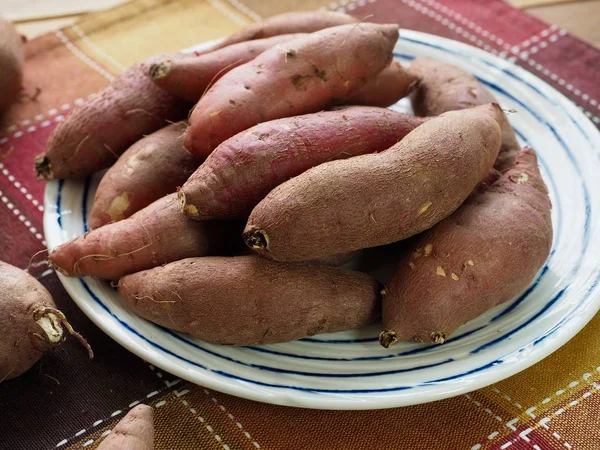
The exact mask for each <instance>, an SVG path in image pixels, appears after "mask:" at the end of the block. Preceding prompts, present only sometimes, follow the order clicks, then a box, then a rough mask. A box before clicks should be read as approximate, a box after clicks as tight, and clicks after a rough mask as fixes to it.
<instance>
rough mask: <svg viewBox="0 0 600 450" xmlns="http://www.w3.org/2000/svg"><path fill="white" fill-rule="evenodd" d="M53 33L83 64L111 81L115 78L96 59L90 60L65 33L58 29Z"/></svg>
mask: <svg viewBox="0 0 600 450" xmlns="http://www.w3.org/2000/svg"><path fill="white" fill-rule="evenodd" d="M54 34H55V35H56V37H58V39H60V41H61V42H62V43H63V44H64V45H65V47H67V49H68V50H69V51H70V52H71V53H73V54H74V55H75V56H76V57H77V58H78V59H80V60H81V61H83V62H84V63H85V64H87V65H88V66H89V67H90V68H92V69H93V70H95V71H96V72H98V73H99V74H100V75H102V76H103V77H104V78H106V79H107V80H109V81H112V80H114V79H115V76H114V75H113V74H112V73H110V72H109V71H108V70H106V69H105V68H104V67H102V66H101V65H100V64H98V63H97V62H96V61H94V60H92V59H91V58H90V57H89V56H88V55H86V54H85V53H83V52H82V51H81V50H79V49H78V48H77V47H76V46H75V44H73V42H71V40H70V39H69V38H68V37H67V35H66V34H65V33H63V32H62V31H60V30H59V31H57V32H55V33H54Z"/></svg>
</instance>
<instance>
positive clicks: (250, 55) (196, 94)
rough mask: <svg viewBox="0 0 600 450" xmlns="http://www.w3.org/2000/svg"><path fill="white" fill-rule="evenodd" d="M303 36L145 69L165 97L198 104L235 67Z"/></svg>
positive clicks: (173, 60)
mask: <svg viewBox="0 0 600 450" xmlns="http://www.w3.org/2000/svg"><path fill="white" fill-rule="evenodd" d="M303 36H306V35H305V34H302V33H297V34H283V35H281V36H274V37H270V38H266V39H256V40H254V41H248V42H240V43H238V44H233V45H229V46H227V47H224V48H222V49H219V50H215V51H212V52H209V53H204V54H200V55H197V56H196V55H194V54H192V55H185V56H179V55H177V56H176V57H168V56H167V57H165V58H164V59H158V60H157V61H156V62H155V63H154V64H152V65H151V66H150V68H149V69H148V74H149V76H150V78H152V81H154V83H156V85H157V86H159V87H160V88H161V89H163V90H165V91H167V92H168V93H170V94H172V95H174V96H176V97H179V98H182V99H185V100H187V101H189V102H194V103H195V102H197V101H198V100H199V99H200V97H202V94H204V92H205V91H206V89H207V88H208V87H209V86H210V85H211V84H212V83H215V82H216V81H217V80H218V79H219V78H221V77H222V76H223V75H225V74H226V73H227V72H229V71H230V70H232V69H234V68H235V67H237V66H240V65H242V64H245V63H247V62H248V61H252V60H253V59H254V58H256V57H257V56H258V55H260V54H261V53H262V52H264V51H265V50H267V49H269V48H271V47H274V46H276V45H280V44H284V43H285V42H287V41H291V40H294V39H297V38H299V37H303Z"/></svg>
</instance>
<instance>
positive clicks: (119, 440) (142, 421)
mask: <svg viewBox="0 0 600 450" xmlns="http://www.w3.org/2000/svg"><path fill="white" fill-rule="evenodd" d="M153 416H154V409H153V408H152V407H151V406H147V405H137V406H135V407H134V408H133V409H132V410H131V411H129V412H128V413H127V415H126V416H125V417H123V418H122V419H121V421H120V422H119V423H118V424H117V425H116V426H115V427H114V428H113V430H112V431H111V432H110V434H109V435H108V436H106V437H105V438H104V440H103V441H102V442H101V443H100V445H99V446H98V449H97V450H153V449H154V419H153Z"/></svg>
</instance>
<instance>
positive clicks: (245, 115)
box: [185, 23, 398, 157]
mask: <svg viewBox="0 0 600 450" xmlns="http://www.w3.org/2000/svg"><path fill="white" fill-rule="evenodd" d="M397 38H398V27H397V25H376V24H369V23H364V24H353V25H343V26H339V27H333V28H328V29H326V30H322V31H318V32H316V33H312V34H310V35H308V36H306V37H304V38H299V39H295V40H293V41H289V42H287V43H286V44H285V46H283V45H282V46H277V47H273V48H270V49H269V50H266V51H264V52H263V53H261V54H260V55H258V56H257V57H256V58H255V59H254V60H252V61H250V62H248V63H246V64H243V65H241V66H239V67H236V68H235V69H233V70H231V71H229V72H228V73H226V74H225V75H224V76H223V77H222V78H221V79H219V80H218V81H217V82H216V83H215V84H214V85H213V86H212V87H211V88H210V89H209V90H208V91H207V92H206V94H205V95H204V96H203V97H202V98H201V99H200V101H199V102H198V103H197V104H196V107H195V108H194V111H193V112H192V115H191V117H190V127H189V128H188V131H187V132H186V137H185V147H186V148H187V149H188V150H189V151H190V152H192V153H194V154H196V155H199V156H204V157H206V156H208V155H209V154H210V152H212V151H213V149H215V148H216V147H217V146H218V145H219V144H220V143H221V142H223V141H225V140H226V139H228V138H230V137H232V136H233V135H235V134H237V133H239V132H241V131H244V130H246V129H248V128H250V127H252V126H254V125H256V124H258V123H261V122H266V121H268V120H274V119H279V118H282V117H290V116H296V115H300V114H307V113H311V112H317V111H320V110H321V109H323V108H324V107H326V106H327V105H330V104H332V103H336V102H337V103H339V102H340V101H342V100H344V99H346V98H348V97H349V96H350V95H352V94H353V93H354V92H355V91H357V90H358V89H359V88H360V87H362V86H363V85H364V84H365V83H367V82H368V81H369V80H371V79H374V78H375V77H376V76H377V75H378V74H379V72H381V71H382V70H383V69H384V68H385V67H386V66H388V65H389V63H390V62H391V60H392V49H393V47H394V44H395V43H396V40H397Z"/></svg>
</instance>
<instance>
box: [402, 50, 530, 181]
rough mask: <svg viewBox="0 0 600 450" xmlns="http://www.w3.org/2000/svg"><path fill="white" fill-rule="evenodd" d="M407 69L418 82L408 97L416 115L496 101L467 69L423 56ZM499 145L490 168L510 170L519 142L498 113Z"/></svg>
mask: <svg viewBox="0 0 600 450" xmlns="http://www.w3.org/2000/svg"><path fill="white" fill-rule="evenodd" d="M410 71H411V72H412V73H413V74H415V75H416V76H419V77H420V78H421V81H420V83H419V86H418V88H417V89H415V90H414V91H413V93H412V95H411V97H410V99H411V103H412V107H413V111H414V112H415V114H418V115H420V116H437V115H439V114H442V113H445V112H446V111H453V110H457V109H464V108H472V107H473V106H478V105H484V104H486V103H490V102H496V99H495V98H494V96H493V95H492V93H491V92H490V91H488V90H487V89H486V88H485V87H484V86H483V85H482V84H481V83H480V82H479V81H477V79H476V78H475V77H474V76H473V75H471V74H470V73H468V72H465V71H464V70H462V69H460V68H458V67H456V66H454V65H452V64H447V63H443V62H440V61H436V60H434V59H431V58H427V57H419V58H416V59H415V60H414V61H413V63H412V64H411V66H410ZM500 127H501V129H502V146H501V147H500V153H499V154H498V158H497V160H496V163H495V164H494V167H495V168H496V169H497V170H499V171H500V172H504V171H506V170H508V169H510V168H511V167H512V166H513V165H514V164H515V160H516V158H517V155H518V154H519V149H520V147H519V143H518V142H517V138H516V136H515V132H514V131H513V129H512V127H511V126H510V123H509V122H508V119H507V118H506V115H505V114H504V113H502V122H501V123H500Z"/></svg>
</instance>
